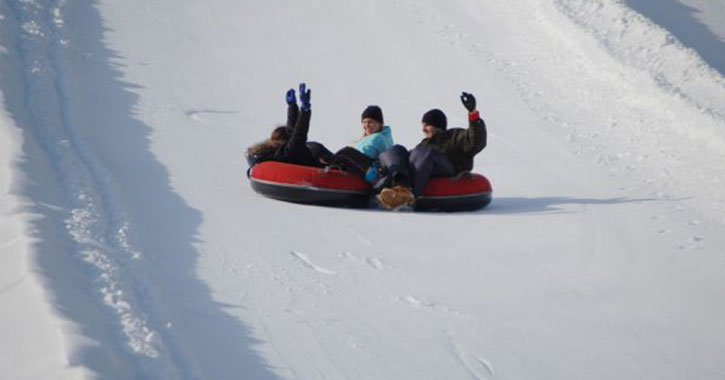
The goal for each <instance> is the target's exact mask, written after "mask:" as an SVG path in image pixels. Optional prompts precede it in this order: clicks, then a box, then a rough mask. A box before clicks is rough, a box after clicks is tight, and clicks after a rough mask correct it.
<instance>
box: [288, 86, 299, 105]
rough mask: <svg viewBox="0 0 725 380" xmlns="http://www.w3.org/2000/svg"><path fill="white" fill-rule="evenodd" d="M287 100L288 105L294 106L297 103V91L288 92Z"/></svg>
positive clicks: (292, 89)
mask: <svg viewBox="0 0 725 380" xmlns="http://www.w3.org/2000/svg"><path fill="white" fill-rule="evenodd" d="M285 99H286V100H287V105H290V106H291V105H293V104H296V103H297V97H295V89H294V88H290V89H289V91H287V94H286V95H285Z"/></svg>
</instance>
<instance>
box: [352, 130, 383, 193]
mask: <svg viewBox="0 0 725 380" xmlns="http://www.w3.org/2000/svg"><path fill="white" fill-rule="evenodd" d="M392 146H393V131H392V129H390V126H388V125H386V126H383V128H382V129H381V130H380V132H377V133H373V134H371V135H367V136H365V137H363V138H362V139H360V140H359V141H357V142H356V143H355V144H353V145H352V147H353V148H355V149H357V150H359V151H361V152H363V153H365V155H366V156H368V157H370V158H372V159H373V164H372V166H370V169H368V172H367V174H366V175H365V179H366V180H367V181H368V182H372V181H373V180H374V179H375V178H376V177H377V175H378V169H379V168H380V161H378V156H379V155H380V153H383V152H385V151H386V150H388V149H389V148H390V147H392Z"/></svg>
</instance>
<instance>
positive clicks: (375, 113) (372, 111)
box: [360, 106, 385, 124]
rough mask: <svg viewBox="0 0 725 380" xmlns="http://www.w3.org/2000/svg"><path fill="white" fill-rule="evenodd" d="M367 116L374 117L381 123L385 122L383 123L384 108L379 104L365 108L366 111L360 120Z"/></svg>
mask: <svg viewBox="0 0 725 380" xmlns="http://www.w3.org/2000/svg"><path fill="white" fill-rule="evenodd" d="M365 118H368V119H373V120H375V121H377V122H378V123H380V124H385V123H383V110H381V109H380V107H378V106H368V108H365V111H363V113H362V116H361V117H360V120H362V119H365Z"/></svg>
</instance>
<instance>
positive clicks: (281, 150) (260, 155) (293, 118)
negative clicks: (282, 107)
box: [247, 83, 324, 167]
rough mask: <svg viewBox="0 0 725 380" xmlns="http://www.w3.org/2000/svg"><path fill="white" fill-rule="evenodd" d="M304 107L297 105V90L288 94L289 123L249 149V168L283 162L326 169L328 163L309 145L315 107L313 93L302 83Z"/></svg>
mask: <svg viewBox="0 0 725 380" xmlns="http://www.w3.org/2000/svg"><path fill="white" fill-rule="evenodd" d="M299 92H300V106H301V107H298V106H297V99H296V96H295V90H294V89H290V90H289V91H287V94H286V95H285V99H286V101H287V124H286V125H284V126H279V127H277V128H275V129H274V130H273V131H272V135H271V136H270V138H269V139H267V140H265V141H263V142H261V143H259V144H255V145H253V146H251V147H249V148H248V149H247V162H248V163H249V166H254V165H255V164H257V163H260V162H264V161H280V162H286V163H290V164H297V165H306V166H315V167H322V166H324V164H323V163H322V162H320V160H318V159H317V158H316V157H315V154H314V153H313V152H312V151H311V150H310V147H309V146H308V144H307V132H308V131H309V129H310V117H311V115H312V106H311V104H310V96H311V90H309V89H308V88H307V86H306V85H305V84H304V83H301V84H300V88H299Z"/></svg>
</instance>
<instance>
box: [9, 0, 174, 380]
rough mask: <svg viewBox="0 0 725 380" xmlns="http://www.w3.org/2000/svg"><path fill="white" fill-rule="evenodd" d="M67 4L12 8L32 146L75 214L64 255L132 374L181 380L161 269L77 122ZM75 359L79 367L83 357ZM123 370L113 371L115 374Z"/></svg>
mask: <svg viewBox="0 0 725 380" xmlns="http://www.w3.org/2000/svg"><path fill="white" fill-rule="evenodd" d="M65 4H66V2H65V1H64V0H58V1H31V0H29V1H22V2H13V1H11V2H7V8H9V10H10V11H9V15H10V17H13V18H14V20H13V21H14V22H15V23H16V24H17V25H19V27H20V29H21V30H20V31H18V33H17V34H16V35H17V36H18V40H17V41H15V42H16V46H15V49H17V50H18V55H19V57H20V59H21V60H22V63H23V71H22V77H23V81H24V89H23V91H24V95H25V96H24V107H25V110H26V111H27V114H28V115H29V117H28V119H29V120H28V125H27V126H26V133H25V139H26V140H32V141H34V142H35V143H36V144H37V145H38V146H39V147H40V148H41V150H42V152H43V153H44V154H45V155H46V156H47V159H48V162H50V164H51V165H52V170H53V171H54V173H53V174H54V175H55V177H57V178H58V180H59V181H60V183H61V185H62V186H63V189H62V190H61V191H63V192H64V194H62V196H63V197H65V199H66V203H65V204H66V205H67V207H68V208H63V209H62V210H63V212H65V213H67V217H66V219H65V225H64V228H65V234H66V236H65V239H66V241H65V242H57V248H56V250H57V251H61V250H66V254H68V255H69V256H71V257H74V258H75V259H76V260H79V261H80V262H83V263H85V264H86V266H85V268H86V270H85V272H86V274H87V276H88V277H87V278H86V279H82V280H81V281H82V282H85V283H86V284H85V285H86V286H87V289H86V290H89V289H90V290H91V294H94V295H95V299H94V300H92V301H90V302H91V303H97V304H100V305H104V306H106V307H107V308H108V309H109V310H111V311H112V313H114V314H115V321H114V322H111V323H110V324H115V325H116V328H117V329H118V335H119V337H118V342H124V341H125V344H121V345H120V346H116V345H118V344H119V343H117V342H103V343H104V344H106V345H107V344H110V346H109V347H108V348H109V349H110V348H111V347H114V346H116V347H115V349H116V351H118V352H116V354H117V355H118V356H121V357H124V356H125V357H126V358H129V359H130V360H131V361H132V362H136V365H133V366H130V367H129V368H132V367H137V370H138V371H140V372H139V373H146V374H149V375H150V374H153V376H151V377H155V378H158V376H161V377H165V378H171V377H174V378H177V377H179V373H178V371H177V368H178V366H177V364H178V363H177V364H174V363H173V362H172V361H173V360H172V359H171V357H170V355H169V354H168V353H167V352H166V350H165V347H164V343H163V341H162V334H160V331H161V330H162V329H163V328H164V327H163V325H162V324H163V322H158V321H156V317H157V316H155V315H153V314H154V305H155V304H156V299H155V298H154V297H155V286H154V274H153V273H150V269H149V268H152V267H153V266H152V265H139V263H137V262H138V261H144V260H147V259H146V257H145V253H144V252H143V250H142V249H141V248H139V247H137V245H136V243H135V242H134V231H133V223H132V222H131V220H130V219H129V217H128V215H127V214H126V212H125V209H124V205H123V202H122V201H121V198H120V197H119V195H118V194H116V192H115V190H114V184H113V181H114V179H113V177H112V175H111V173H110V172H109V171H108V170H107V169H105V168H104V167H103V165H102V164H101V161H100V160H99V159H98V157H97V156H96V154H95V153H94V152H93V151H92V150H91V149H90V148H89V147H88V146H87V144H86V143H85V141H84V139H83V137H82V136H81V133H80V132H79V131H78V122H79V121H78V120H77V119H76V117H75V115H76V114H77V112H79V110H80V107H79V105H78V104H76V103H75V98H74V92H73V80H74V78H73V77H72V75H73V74H72V70H69V66H68V65H69V64H71V56H72V54H77V53H78V52H75V51H73V52H71V51H70V50H69V48H71V47H73V42H74V41H72V40H71V39H70V38H69V37H68V36H67V33H66V30H65V29H64V28H65V22H64V19H63V7H64V5H65ZM58 291H62V290H58ZM88 306H89V307H94V305H88ZM111 320H114V318H111ZM73 322H80V323H83V322H82V321H73ZM123 346H125V348H123ZM71 348H73V347H71ZM68 355H69V356H70V358H69V360H70V361H71V362H73V360H74V359H72V358H73V357H75V354H74V353H73V352H70V353H68ZM79 357H82V355H81V356H79ZM134 358H135V359H134ZM73 364H83V363H73ZM96 364H97V365H103V364H100V363H96ZM118 364H119V363H106V365H107V367H108V368H114V367H116V366H117V365H118ZM187 366H188V365H187ZM143 376H144V377H145V375H143ZM151 377H148V378H151Z"/></svg>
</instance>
